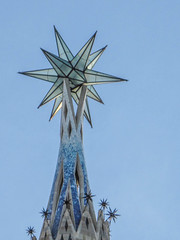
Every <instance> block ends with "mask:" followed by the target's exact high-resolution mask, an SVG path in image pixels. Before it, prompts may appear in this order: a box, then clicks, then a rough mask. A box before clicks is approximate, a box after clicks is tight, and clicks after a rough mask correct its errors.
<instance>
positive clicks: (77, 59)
mask: <svg viewBox="0 0 180 240" xmlns="http://www.w3.org/2000/svg"><path fill="white" fill-rule="evenodd" d="M54 31H55V37H56V43H57V49H58V56H56V55H54V54H52V53H50V52H48V51H45V50H43V49H42V51H43V53H44V55H45V56H46V58H47V59H48V61H49V62H50V64H51V66H52V68H47V69H42V70H35V71H28V72H20V73H21V74H25V75H28V76H31V77H35V78H38V79H42V80H45V81H48V82H51V83H53V85H52V87H51V89H50V90H49V92H48V93H47V94H46V96H45V97H44V99H43V100H42V102H41V104H40V105H39V107H40V106H42V105H44V104H46V103H47V102H49V101H51V100H53V99H55V101H54V106H53V109H52V112H51V116H50V120H51V119H52V118H53V117H54V115H55V114H56V113H57V112H58V111H59V110H60V109H61V107H62V93H63V79H65V78H67V79H68V80H69V84H70V89H71V96H72V98H73V99H74V101H75V102H76V104H77V105H78V104H79V99H80V94H81V90H82V86H83V85H86V86H87V96H88V97H90V98H92V99H94V100H96V101H98V102H100V103H103V102H102V100H101V98H100V96H99V95H98V93H97V92H96V90H95V88H94V87H93V85H95V84H103V83H111V82H120V81H127V80H126V79H123V78H118V77H114V76H111V75H109V74H105V73H101V72H97V71H94V70H92V68H93V67H94V65H95V63H96V62H97V60H98V59H99V58H100V56H101V55H102V53H103V51H104V50H105V48H106V46H105V47H104V48H102V49H100V50H98V51H96V52H94V53H92V54H91V49H92V46H93V43H94V39H95V36H96V33H95V34H94V35H93V36H92V37H91V38H90V39H89V40H88V41H87V43H86V44H85V45H84V46H83V47H82V48H81V50H80V51H79V52H78V53H77V54H76V55H75V56H74V55H73V54H72V53H71V51H70V50H69V48H68V46H67V45H66V43H65V42H64V40H63V39H62V37H61V36H60V34H59V33H58V31H57V30H56V28H55V27H54ZM84 116H85V117H86V119H87V120H88V122H89V123H90V125H91V126H92V123H91V116H90V112H89V106H88V101H87V98H86V102H85V109H84Z"/></svg>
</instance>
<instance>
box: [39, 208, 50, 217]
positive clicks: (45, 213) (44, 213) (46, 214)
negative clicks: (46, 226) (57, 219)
mask: <svg viewBox="0 0 180 240" xmlns="http://www.w3.org/2000/svg"><path fill="white" fill-rule="evenodd" d="M40 214H41V217H43V218H45V219H47V218H48V216H49V215H50V212H49V211H48V209H46V210H45V208H43V209H42V211H41V212H40Z"/></svg>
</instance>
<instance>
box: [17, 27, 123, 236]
mask: <svg viewBox="0 0 180 240" xmlns="http://www.w3.org/2000/svg"><path fill="white" fill-rule="evenodd" d="M54 30H55V37H56V43H57V49H58V56H56V55H54V54H52V53H50V52H48V51H45V50H42V51H43V53H44V55H45V56H46V58H47V59H48V61H49V63H50V64H51V66H52V68H47V69H43V70H36V71H28V72H21V73H22V74H25V75H27V76H31V77H35V78H39V79H41V80H44V81H47V82H50V83H53V85H52V86H51V88H50V90H49V91H48V93H47V94H46V95H45V97H44V99H43V100H42V102H41V104H40V105H39V107H40V106H43V105H44V104H46V103H48V102H50V101H51V100H54V105H53V109H52V112H51V116H50V119H52V118H53V116H54V115H55V114H56V113H57V112H58V111H59V110H60V109H62V112H61V126H60V148H59V155H58V160H57V166H56V170H55V175H54V180H53V184H52V189H51V193H50V197H49V202H48V206H47V209H46V210H45V209H44V208H43V210H42V212H41V214H42V216H43V217H44V223H43V226H42V230H41V234H40V238H39V239H40V240H81V239H83V240H87V239H93V240H109V239H110V237H109V225H110V222H111V220H112V219H113V220H114V221H115V219H116V217H117V216H118V214H117V209H115V210H114V211H112V210H111V209H110V210H109V212H108V214H109V215H108V216H109V218H108V220H109V221H107V220H105V218H104V215H105V214H104V210H105V208H106V207H107V205H108V202H107V200H104V199H103V200H102V201H101V203H100V204H101V208H102V209H100V211H99V213H98V219H96V216H95V212H94V206H93V199H92V198H93V197H94V196H95V195H93V194H92V193H91V189H90V186H89V182H88V177H87V170H86V164H85V159H84V151H83V119H84V116H85V118H86V119H87V120H88V122H89V123H90V125H91V126H92V122H91V116H90V111H89V105H88V97H89V98H92V99H94V100H96V101H98V102H100V103H103V102H102V100H101V98H100V96H99V95H98V93H97V92H96V90H95V88H94V86H93V85H96V84H103V83H111V82H121V81H127V80H125V79H123V78H118V77H114V76H112V75H108V74H105V73H101V72H97V71H94V70H92V68H93V67H94V65H95V63H96V62H97V60H98V59H99V58H100V56H101V55H102V53H103V52H104V50H105V48H106V47H104V48H102V49H100V50H98V51H96V52H94V53H91V50H92V46H93V43H94V40H95V36H96V33H95V34H94V35H93V36H92V37H91V38H90V39H89V40H88V41H87V43H86V44H85V45H84V46H83V47H82V48H81V50H80V51H79V52H78V53H77V54H76V55H75V56H74V55H73V54H72V53H71V51H70V50H69V48H68V46H67V45H66V43H65V42H64V40H63V38H62V37H61V36H60V34H59V33H58V32H57V30H56V28H54ZM72 99H73V100H74V101H75V103H76V104H77V111H76V112H75V111H74V107H73V102H72ZM28 234H29V235H30V236H31V237H34V238H35V236H34V228H31V227H30V228H28ZM33 240H34V239H33Z"/></svg>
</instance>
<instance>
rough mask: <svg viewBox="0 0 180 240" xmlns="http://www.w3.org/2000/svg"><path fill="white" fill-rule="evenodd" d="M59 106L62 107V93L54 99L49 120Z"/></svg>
mask: <svg viewBox="0 0 180 240" xmlns="http://www.w3.org/2000/svg"><path fill="white" fill-rule="evenodd" d="M61 107H62V95H61V96H58V97H57V98H56V99H55V100H54V105H53V109H52V112H51V116H50V119H49V120H51V119H52V118H53V117H54V116H55V114H56V113H57V112H58V111H59V110H60V109H61Z"/></svg>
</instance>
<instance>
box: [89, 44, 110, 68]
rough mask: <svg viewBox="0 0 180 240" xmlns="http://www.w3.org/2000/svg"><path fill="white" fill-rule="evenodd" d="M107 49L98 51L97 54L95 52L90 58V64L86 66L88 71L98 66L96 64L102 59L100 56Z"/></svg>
mask: <svg viewBox="0 0 180 240" xmlns="http://www.w3.org/2000/svg"><path fill="white" fill-rule="evenodd" d="M105 49H106V47H104V48H102V49H100V50H98V51H97V52H95V53H93V54H91V55H90V56H89V58H88V62H87V64H86V66H87V69H92V68H93V67H94V65H95V64H96V62H97V61H98V59H99V58H100V56H101V55H102V53H103V52H104V50H105Z"/></svg>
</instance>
